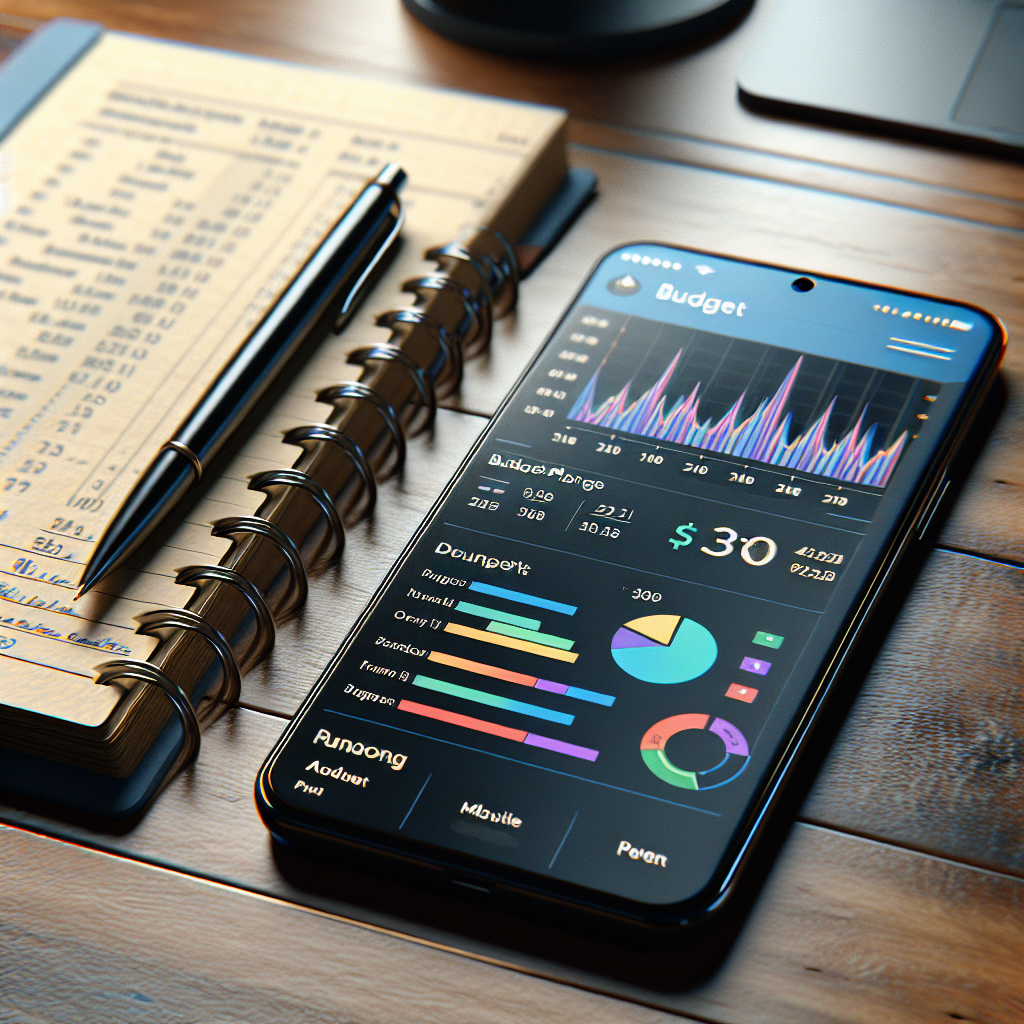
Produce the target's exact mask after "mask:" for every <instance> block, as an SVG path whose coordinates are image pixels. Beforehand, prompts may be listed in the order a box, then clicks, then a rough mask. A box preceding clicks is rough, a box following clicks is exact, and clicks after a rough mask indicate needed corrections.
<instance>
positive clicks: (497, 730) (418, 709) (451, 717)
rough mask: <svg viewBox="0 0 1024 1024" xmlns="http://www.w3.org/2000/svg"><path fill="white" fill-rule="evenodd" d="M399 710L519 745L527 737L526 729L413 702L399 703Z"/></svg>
mask: <svg viewBox="0 0 1024 1024" xmlns="http://www.w3.org/2000/svg"><path fill="white" fill-rule="evenodd" d="M398 710H399V711H411V712H412V713H413V714H414V715H422V716H423V717H424V718H436V719H437V720H438V721H439V722H448V723H449V724H450V725H461V726H462V728H463V729H475V730H476V731H477V732H486V733H490V734H491V735H492V736H502V737H504V738H505V739H507V740H515V741H516V742H517V743H522V742H523V740H525V739H526V736H527V732H526V730H525V729H507V728H506V727H505V726H503V725H495V724H494V722H485V721H484V720H483V719H481V718H470V717H469V715H457V714H455V712H454V711H442V710H441V709H440V708H432V707H430V706H429V705H427V704H417V703H415V701H411V700H402V701H399V702H398Z"/></svg>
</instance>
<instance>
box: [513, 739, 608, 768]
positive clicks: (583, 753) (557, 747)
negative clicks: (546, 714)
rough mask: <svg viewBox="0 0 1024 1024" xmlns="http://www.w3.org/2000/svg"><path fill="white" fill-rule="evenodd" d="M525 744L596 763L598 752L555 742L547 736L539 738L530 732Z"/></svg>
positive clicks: (571, 744) (573, 744)
mask: <svg viewBox="0 0 1024 1024" xmlns="http://www.w3.org/2000/svg"><path fill="white" fill-rule="evenodd" d="M523 742H524V743H525V744H526V745H527V746H530V747H543V748H544V749H545V750H554V751H557V752H558V753H559V754H568V755H569V756H570V757H582V758H583V760H584V761H596V760H597V755H598V754H599V753H600V751H598V750H591V749H590V747H577V746H576V744H575V743H563V742H562V741H561V740H553V739H550V738H549V737H547V736H537V735H535V734H534V733H532V732H530V733H527V734H526V739H525V740H523Z"/></svg>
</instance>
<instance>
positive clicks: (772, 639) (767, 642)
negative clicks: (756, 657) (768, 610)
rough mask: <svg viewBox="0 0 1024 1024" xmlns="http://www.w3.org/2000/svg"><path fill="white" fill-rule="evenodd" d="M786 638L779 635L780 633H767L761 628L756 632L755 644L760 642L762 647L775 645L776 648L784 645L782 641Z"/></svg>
mask: <svg viewBox="0 0 1024 1024" xmlns="http://www.w3.org/2000/svg"><path fill="white" fill-rule="evenodd" d="M785 639H786V638H785V637H784V636H779V634H778V633H765V632H764V631H763V630H760V629H759V630H758V631H757V632H756V633H755V634H754V643H755V644H759V645H760V646H761V647H774V648H775V650H778V649H779V648H780V647H781V646H782V641H783V640H785Z"/></svg>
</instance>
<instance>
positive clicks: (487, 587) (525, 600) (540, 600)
mask: <svg viewBox="0 0 1024 1024" xmlns="http://www.w3.org/2000/svg"><path fill="white" fill-rule="evenodd" d="M469 589H470V590H475V591H476V592H477V593H478V594H489V595H490V596H491V597H503V598H505V600H506V601H518V602H519V603H520V604H530V605H533V606H534V607H535V608H546V609H547V610H548V611H549V612H561V613H562V614H563V615H575V614H576V605H574V604H562V603H561V602H560V601H549V600H548V599H547V598H546V597H534V596H533V595H532V594H523V593H520V592H519V591H518V590H506V589H505V588H504V587H492V586H491V584H490V583H470V585H469Z"/></svg>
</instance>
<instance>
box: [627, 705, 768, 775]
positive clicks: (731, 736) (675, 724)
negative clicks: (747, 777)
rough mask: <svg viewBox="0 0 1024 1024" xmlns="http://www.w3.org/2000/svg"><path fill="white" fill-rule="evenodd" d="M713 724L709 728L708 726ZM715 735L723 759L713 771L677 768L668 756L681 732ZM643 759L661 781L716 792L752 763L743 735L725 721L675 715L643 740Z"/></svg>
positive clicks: (661, 722)
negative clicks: (667, 748)
mask: <svg viewBox="0 0 1024 1024" xmlns="http://www.w3.org/2000/svg"><path fill="white" fill-rule="evenodd" d="M709 722H711V724H710V726H709V725H708V723H709ZM704 728H707V730H708V732H713V733H714V734H715V735H716V736H717V737H718V738H719V739H720V740H721V741H722V745H723V748H724V756H723V758H722V760H721V761H719V762H718V764H716V765H715V766H714V767H713V768H708V769H706V770H704V771H688V770H687V769H685V768H680V767H678V766H676V765H674V764H673V763H672V762H671V761H670V760H669V759H668V755H667V754H666V753H665V745H666V744H667V743H668V741H669V740H670V739H671V738H672V737H673V736H675V734H676V733H678V732H683V731H685V730H686V729H704ZM640 756H641V757H642V758H643V759H644V764H646V765H647V767H648V768H650V770H651V771H652V772H653V773H654V774H655V775H657V776H658V778H659V779H661V780H662V782H667V783H668V784H669V785H670V786H678V787H679V788H680V789H717V788H718V787H719V786H724V785H726V784H727V783H729V782H732V780H733V779H735V778H736V776H737V775H739V774H740V772H742V771H743V769H744V768H746V767H747V763H748V762H749V761H750V748H749V746H748V745H747V740H746V737H744V735H743V733H741V732H740V731H739V729H737V728H736V726H735V725H733V724H732V723H730V722H727V721H726V720H725V719H724V718H716V719H714V721H712V720H711V716H710V715H701V714H689V715H672V716H671V717H670V718H663V719H662V720H661V721H660V722H655V723H654V725H652V726H651V727H650V729H648V730H647V732H645V733H644V736H643V739H642V740H641V741H640Z"/></svg>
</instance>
